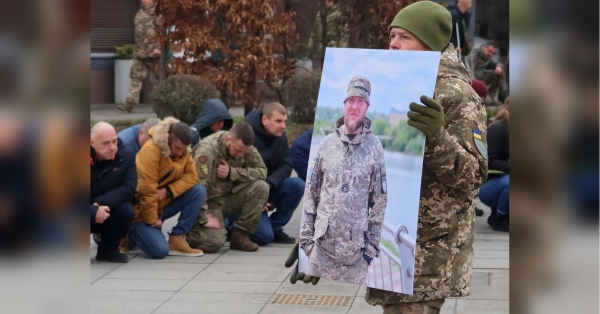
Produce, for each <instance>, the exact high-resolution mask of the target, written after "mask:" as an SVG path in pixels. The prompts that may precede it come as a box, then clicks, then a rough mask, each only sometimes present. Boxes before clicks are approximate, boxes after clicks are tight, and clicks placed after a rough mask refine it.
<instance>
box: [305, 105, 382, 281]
mask: <svg viewBox="0 0 600 314" xmlns="http://www.w3.org/2000/svg"><path fill="white" fill-rule="evenodd" d="M367 100H368V96H367ZM335 125H336V131H335V132H334V133H332V134H329V135H328V136H326V137H325V138H324V139H323V141H322V142H321V144H320V146H319V151H318V154H317V157H316V159H315V164H314V168H313V170H312V172H311V173H310V174H309V175H308V177H309V179H308V180H307V184H308V185H307V188H306V190H305V194H304V202H303V210H304V221H303V224H302V226H301V231H300V241H299V242H300V247H301V248H302V249H303V250H304V251H305V252H306V254H307V255H308V257H309V274H310V275H312V276H316V277H322V278H327V279H332V280H341V281H345V282H349V283H355V284H365V283H366V274H367V262H366V261H365V259H364V258H363V254H365V255H367V256H368V257H370V258H371V259H374V258H375V257H377V256H378V255H379V240H380V239H381V229H382V223H383V218H384V215H385V208H386V205H387V185H386V184H387V183H386V177H385V176H386V173H385V161H384V155H383V147H382V145H381V142H380V141H379V139H378V138H377V137H376V136H374V135H373V134H371V129H370V128H371V120H369V119H367V118H365V122H364V126H363V130H362V132H361V133H360V134H357V135H356V136H355V137H354V138H353V139H352V140H350V139H349V138H348V137H347V136H346V135H345V126H344V119H343V118H341V119H339V120H338V121H337V122H336V124H335Z"/></svg>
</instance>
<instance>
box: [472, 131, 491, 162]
mask: <svg viewBox="0 0 600 314" xmlns="http://www.w3.org/2000/svg"><path fill="white" fill-rule="evenodd" d="M473 141H474V142H475V147H477V151H479V153H480V154H481V157H483V159H484V160H487V159H488V152H487V147H485V143H484V142H483V140H481V135H480V136H479V138H477V137H476V136H475V134H473Z"/></svg>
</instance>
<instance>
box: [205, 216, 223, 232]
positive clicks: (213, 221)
mask: <svg viewBox="0 0 600 314" xmlns="http://www.w3.org/2000/svg"><path fill="white" fill-rule="evenodd" d="M206 218H207V219H208V221H207V222H206V223H205V224H204V227H206V228H211V229H221V223H220V222H219V219H217V218H215V217H213V216H212V215H211V214H207V215H206Z"/></svg>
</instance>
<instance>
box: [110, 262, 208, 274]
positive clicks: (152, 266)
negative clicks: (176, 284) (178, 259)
mask: <svg viewBox="0 0 600 314" xmlns="http://www.w3.org/2000/svg"><path fill="white" fill-rule="evenodd" d="M206 267H208V264H197V263H176V264H174V263H150V262H144V263H133V262H131V263H127V264H124V265H123V266H121V267H119V270H146V271H147V270H181V271H195V272H199V271H201V270H204V269H205V268H206Z"/></svg>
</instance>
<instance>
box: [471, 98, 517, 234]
mask: <svg viewBox="0 0 600 314" xmlns="http://www.w3.org/2000/svg"><path fill="white" fill-rule="evenodd" d="M508 122H509V105H508V102H507V104H506V105H505V107H504V108H502V109H501V110H500V111H499V112H498V114H497V115H496V118H495V119H494V122H493V123H492V124H490V126H489V127H488V129H487V144H488V178H487V181H486V182H485V183H484V184H483V185H482V186H481V188H480V189H479V199H480V200H481V202H482V203H484V204H486V205H488V206H490V207H491V208H492V213H491V214H490V216H489V217H488V220H487V222H488V224H489V225H490V227H492V229H494V230H497V231H504V232H508V229H509V205H510V203H509V173H510V167H509V147H510V145H509V132H508V124H509V123H508Z"/></svg>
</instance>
